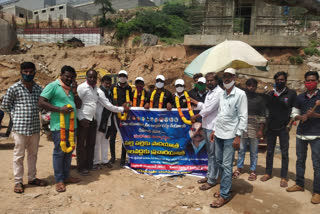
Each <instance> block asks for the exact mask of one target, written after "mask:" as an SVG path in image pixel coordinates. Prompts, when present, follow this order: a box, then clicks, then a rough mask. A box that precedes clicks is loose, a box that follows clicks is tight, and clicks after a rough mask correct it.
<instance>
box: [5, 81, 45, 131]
mask: <svg viewBox="0 0 320 214" xmlns="http://www.w3.org/2000/svg"><path fill="white" fill-rule="evenodd" d="M41 92H42V88H41V86H39V85H37V84H36V83H34V85H33V88H32V92H31V93H30V92H29V90H28V89H27V88H26V87H25V86H24V85H23V83H22V82H21V81H19V82H17V83H15V84H14V85H12V86H11V87H10V88H9V89H8V90H7V92H6V94H5V95H4V97H3V101H2V109H3V110H4V111H6V112H8V113H10V114H11V117H12V121H13V128H12V129H13V131H14V132H17V133H19V134H22V135H27V136H31V135H33V134H36V133H39V132H40V118H39V107H38V100H39V97H40V94H41Z"/></svg>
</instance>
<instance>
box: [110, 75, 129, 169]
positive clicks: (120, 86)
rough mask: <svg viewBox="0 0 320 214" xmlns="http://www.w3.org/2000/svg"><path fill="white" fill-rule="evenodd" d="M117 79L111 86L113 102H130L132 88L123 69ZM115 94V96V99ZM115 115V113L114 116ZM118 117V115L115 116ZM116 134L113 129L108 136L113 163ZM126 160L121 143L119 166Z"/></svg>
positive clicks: (119, 103) (124, 150)
mask: <svg viewBox="0 0 320 214" xmlns="http://www.w3.org/2000/svg"><path fill="white" fill-rule="evenodd" d="M118 80H119V82H117V83H116V84H114V85H113V86H112V88H111V91H112V93H113V97H114V99H113V104H114V105H117V106H122V105H123V104H124V103H128V102H132V99H133V97H132V88H131V86H130V85H129V84H128V73H127V72H126V71H125V70H121V71H119V73H118ZM127 92H128V93H129V97H127ZM115 95H116V98H117V99H115ZM116 116H117V115H115V117H116ZM116 118H117V119H118V117H116ZM116 136H117V130H116V129H115V130H114V131H113V132H112V135H111V136H110V153H111V159H110V162H111V163H114V162H115V158H116V154H115V140H116ZM125 162H126V149H125V147H124V146H123V144H122V151H121V161H120V166H121V167H122V166H124V165H125Z"/></svg>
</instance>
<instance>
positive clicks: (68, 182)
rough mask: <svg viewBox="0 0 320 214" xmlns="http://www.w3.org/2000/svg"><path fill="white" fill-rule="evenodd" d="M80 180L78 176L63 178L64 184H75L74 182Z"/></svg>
mask: <svg viewBox="0 0 320 214" xmlns="http://www.w3.org/2000/svg"><path fill="white" fill-rule="evenodd" d="M80 181H81V179H79V178H74V177H69V178H67V179H66V180H64V181H63V182H64V183H65V184H75V183H79V182H80Z"/></svg>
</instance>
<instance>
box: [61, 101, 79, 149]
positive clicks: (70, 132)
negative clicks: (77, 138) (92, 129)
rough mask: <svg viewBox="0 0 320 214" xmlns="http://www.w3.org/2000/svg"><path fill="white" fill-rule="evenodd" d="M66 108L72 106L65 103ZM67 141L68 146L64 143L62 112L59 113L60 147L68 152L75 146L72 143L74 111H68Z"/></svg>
mask: <svg viewBox="0 0 320 214" xmlns="http://www.w3.org/2000/svg"><path fill="white" fill-rule="evenodd" d="M67 107H68V108H72V106H71V105H70V104H68V105H67ZM69 143H70V146H69V147H67V143H66V122H65V118H64V114H63V113H60V147H61V150H62V151H63V152H64V153H70V152H72V151H73V150H74V148H75V143H74V112H73V111H72V112H71V113H70V122H69Z"/></svg>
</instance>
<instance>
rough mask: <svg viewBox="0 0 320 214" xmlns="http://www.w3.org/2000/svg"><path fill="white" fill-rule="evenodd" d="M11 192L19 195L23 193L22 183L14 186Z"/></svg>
mask: <svg viewBox="0 0 320 214" xmlns="http://www.w3.org/2000/svg"><path fill="white" fill-rule="evenodd" d="M13 191H14V192H15V193H19V194H21V193H24V187H23V184H22V183H16V184H15V185H14V189H13Z"/></svg>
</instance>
